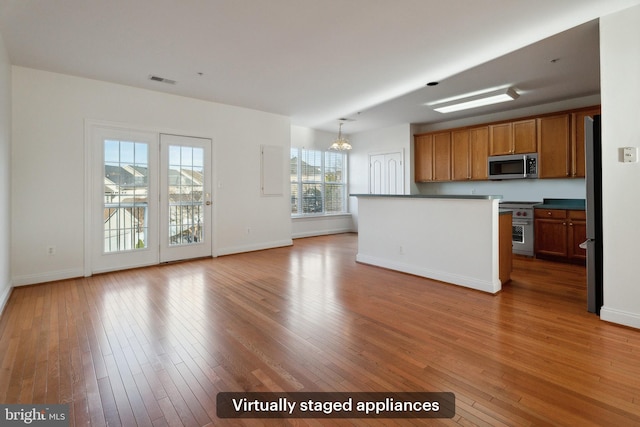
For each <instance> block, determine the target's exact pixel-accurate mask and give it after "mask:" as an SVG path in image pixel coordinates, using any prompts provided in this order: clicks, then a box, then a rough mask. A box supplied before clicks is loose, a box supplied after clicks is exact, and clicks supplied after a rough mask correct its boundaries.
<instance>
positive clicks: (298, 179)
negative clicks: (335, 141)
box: [290, 147, 348, 218]
mask: <svg viewBox="0 0 640 427" xmlns="http://www.w3.org/2000/svg"><path fill="white" fill-rule="evenodd" d="M307 152H313V153H320V156H321V159H320V166H319V167H320V172H319V173H318V175H319V176H320V178H321V180H309V179H307V180H303V173H302V172H303V171H302V162H303V159H304V158H306V156H305V155H304V154H305V153H307ZM294 153H295V157H296V173H295V180H294V179H293V177H294V174H293V163H292V161H293V158H294ZM327 154H331V155H336V154H337V155H341V156H342V168H341V170H340V171H341V181H339V182H336V181H327V179H326V178H327V158H326V156H327ZM316 155H317V154H316ZM347 163H348V156H347V153H344V152H336V151H330V150H310V149H306V148H304V147H291V150H290V165H291V173H290V176H291V211H292V210H293V202H294V200H296V202H297V212H295V213H294V212H291V217H292V218H305V217H314V216H332V215H344V214H346V213H348V206H347V200H348V194H347V189H348V174H347ZM316 167H317V166H316ZM294 185H295V186H296V187H297V189H296V192H295V195H294V191H293V187H294ZM313 185H316V186H320V193H321V202H322V203H321V209H320V211H318V212H307V213H305V212H303V208H304V206H303V205H304V202H303V198H302V197H301V195H303V189H304V187H305V186H313ZM329 186H338V187H341V188H342V200H341V204H342V210H341V211H339V212H335V211H332V212H327V211H326V204H327V200H326V196H327V188H328V187H329ZM294 197H295V199H294Z"/></svg>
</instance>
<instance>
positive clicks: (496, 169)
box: [489, 153, 538, 179]
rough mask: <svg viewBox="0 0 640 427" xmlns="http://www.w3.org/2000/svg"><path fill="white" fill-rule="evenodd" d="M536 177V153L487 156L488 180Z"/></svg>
mask: <svg viewBox="0 0 640 427" xmlns="http://www.w3.org/2000/svg"><path fill="white" fill-rule="evenodd" d="M537 177H538V153H528V154H509V155H505V156H489V179H531V178H537Z"/></svg>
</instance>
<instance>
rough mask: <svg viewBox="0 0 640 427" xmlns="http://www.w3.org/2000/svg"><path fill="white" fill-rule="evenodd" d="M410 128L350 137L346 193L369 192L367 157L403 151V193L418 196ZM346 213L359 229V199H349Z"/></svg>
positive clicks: (394, 127) (383, 129)
mask: <svg viewBox="0 0 640 427" xmlns="http://www.w3.org/2000/svg"><path fill="white" fill-rule="evenodd" d="M412 139H413V136H412V132H411V125H409V124H402V125H398V126H390V127H386V128H382V129H375V130H372V131H367V132H360V133H357V134H354V135H352V136H351V145H352V146H353V149H352V150H351V152H350V153H349V193H350V194H368V193H369V155H371V154H385V153H394V152H402V153H403V155H404V177H405V179H404V193H405V194H411V193H417V189H415V184H414V183H413V172H412V170H413V166H412V165H413V162H412V161H411V158H412V156H411V145H412V144H411V141H412ZM412 190H413V191H412ZM349 211H350V212H351V213H352V214H353V220H354V229H355V230H357V229H358V200H357V199H356V198H355V197H350V198H349Z"/></svg>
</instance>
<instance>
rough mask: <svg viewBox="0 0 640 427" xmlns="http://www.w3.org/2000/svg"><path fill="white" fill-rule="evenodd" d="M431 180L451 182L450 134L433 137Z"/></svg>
mask: <svg viewBox="0 0 640 427" xmlns="http://www.w3.org/2000/svg"><path fill="white" fill-rule="evenodd" d="M433 179H434V180H435V181H450V180H451V132H442V133H436V134H434V135H433Z"/></svg>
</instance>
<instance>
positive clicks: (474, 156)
mask: <svg viewBox="0 0 640 427" xmlns="http://www.w3.org/2000/svg"><path fill="white" fill-rule="evenodd" d="M469 152H470V156H471V179H489V171H488V162H487V159H488V157H489V127H488V126H483V127H479V128H474V129H470V130H469Z"/></svg>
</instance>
